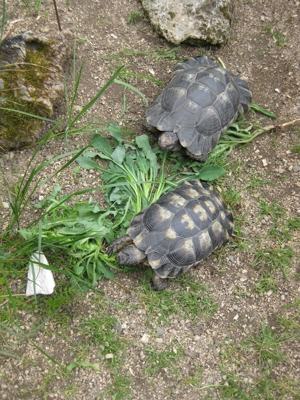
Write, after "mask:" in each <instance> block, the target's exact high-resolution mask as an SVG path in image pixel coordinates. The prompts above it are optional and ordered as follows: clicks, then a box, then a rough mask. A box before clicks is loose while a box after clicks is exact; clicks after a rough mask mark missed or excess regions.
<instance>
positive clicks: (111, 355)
mask: <svg viewBox="0 0 300 400" xmlns="http://www.w3.org/2000/svg"><path fill="white" fill-rule="evenodd" d="M105 358H106V360H111V359H112V358H114V355H113V354H112V353H108V354H106V355H105Z"/></svg>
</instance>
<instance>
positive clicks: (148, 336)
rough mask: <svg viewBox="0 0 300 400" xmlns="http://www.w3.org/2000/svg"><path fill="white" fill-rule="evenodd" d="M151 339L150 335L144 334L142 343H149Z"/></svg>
mask: <svg viewBox="0 0 300 400" xmlns="http://www.w3.org/2000/svg"><path fill="white" fill-rule="evenodd" d="M149 339H150V335H148V334H147V333H144V335H143V336H142V339H141V342H142V343H144V344H147V343H149Z"/></svg>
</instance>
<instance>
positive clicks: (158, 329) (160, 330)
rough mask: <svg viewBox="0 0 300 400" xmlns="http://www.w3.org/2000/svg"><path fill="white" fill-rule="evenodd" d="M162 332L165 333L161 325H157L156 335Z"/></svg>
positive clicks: (160, 334)
mask: <svg viewBox="0 0 300 400" xmlns="http://www.w3.org/2000/svg"><path fill="white" fill-rule="evenodd" d="M164 333H165V330H164V328H161V327H159V326H157V327H156V334H157V335H158V336H162V335H163V334H164Z"/></svg>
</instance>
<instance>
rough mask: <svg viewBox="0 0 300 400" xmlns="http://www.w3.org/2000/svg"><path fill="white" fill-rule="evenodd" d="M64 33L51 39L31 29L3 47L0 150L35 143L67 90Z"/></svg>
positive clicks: (66, 53)
mask: <svg viewBox="0 0 300 400" xmlns="http://www.w3.org/2000/svg"><path fill="white" fill-rule="evenodd" d="M69 49H70V46H69V44H68V40H67V39H66V37H65V36H64V35H59V37H58V38H55V39H48V38H46V37H45V36H42V35H33V34H32V33H31V32H25V33H23V34H20V35H17V36H14V37H10V38H7V39H6V40H4V41H3V42H2V44H1V46H0V90H1V92H0V110H1V113H0V150H2V151H3V150H4V151H5V150H10V149H16V148H21V147H25V146H31V145H33V144H34V143H35V142H36V141H37V140H38V139H40V138H41V136H42V132H43V126H44V122H43V120H42V119H39V118H35V117H31V116H30V115H29V114H31V115H34V116H38V117H42V118H50V117H51V116H52V115H53V107H54V105H55V104H56V103H57V102H58V100H59V99H60V98H61V97H62V95H63V93H64V84H63V65H64V63H65V61H66V58H67V56H68V55H69V54H70V50H69Z"/></svg>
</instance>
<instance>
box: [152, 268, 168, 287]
mask: <svg viewBox="0 0 300 400" xmlns="http://www.w3.org/2000/svg"><path fill="white" fill-rule="evenodd" d="M152 281H153V287H154V289H155V290H157V291H162V290H165V289H166V287H167V280H166V279H163V278H160V277H159V276H158V275H156V273H155V272H153V276H152Z"/></svg>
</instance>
